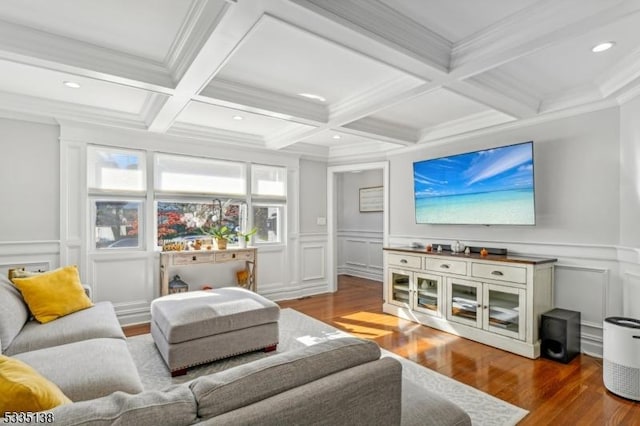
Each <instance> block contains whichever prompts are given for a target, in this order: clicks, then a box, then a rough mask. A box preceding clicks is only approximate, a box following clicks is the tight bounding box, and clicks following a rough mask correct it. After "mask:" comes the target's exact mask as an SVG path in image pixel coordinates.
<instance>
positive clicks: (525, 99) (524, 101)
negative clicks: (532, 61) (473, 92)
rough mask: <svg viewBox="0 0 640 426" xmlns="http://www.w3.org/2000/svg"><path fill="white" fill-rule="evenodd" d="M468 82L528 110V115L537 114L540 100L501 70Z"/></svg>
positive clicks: (495, 70) (488, 72)
mask: <svg viewBox="0 0 640 426" xmlns="http://www.w3.org/2000/svg"><path fill="white" fill-rule="evenodd" d="M468 81H470V82H473V84H475V85H476V86H477V87H484V88H486V89H489V90H492V91H493V92H495V93H499V94H500V95H502V96H503V97H505V98H506V97H508V98H509V99H511V100H513V101H514V102H515V103H517V104H519V105H522V106H524V107H525V108H527V109H528V113H529V114H528V115H532V114H535V113H537V112H538V109H539V108H540V99H538V97H537V96H536V95H535V94H534V93H533V92H532V91H530V90H527V88H528V85H527V84H526V83H525V82H522V81H520V80H518V79H516V78H515V77H513V75H512V74H509V73H507V72H504V71H503V70H501V69H493V70H490V71H487V72H485V73H482V74H478V75H476V76H475V77H471V78H469V79H468ZM503 112H505V111H503ZM510 115H514V114H510Z"/></svg>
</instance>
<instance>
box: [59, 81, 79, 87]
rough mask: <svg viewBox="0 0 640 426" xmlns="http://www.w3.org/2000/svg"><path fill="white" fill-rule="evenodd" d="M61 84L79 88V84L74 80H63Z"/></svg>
mask: <svg viewBox="0 0 640 426" xmlns="http://www.w3.org/2000/svg"><path fill="white" fill-rule="evenodd" d="M62 84H64V85H65V86H67V87H70V88H72V89H79V88H80V85H79V84H78V83H76V82H75V81H68V80H66V81H63V82H62Z"/></svg>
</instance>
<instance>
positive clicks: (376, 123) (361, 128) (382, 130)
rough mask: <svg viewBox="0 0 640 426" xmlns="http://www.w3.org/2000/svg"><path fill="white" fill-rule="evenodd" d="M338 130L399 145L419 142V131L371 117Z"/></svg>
mask: <svg viewBox="0 0 640 426" xmlns="http://www.w3.org/2000/svg"><path fill="white" fill-rule="evenodd" d="M338 130H339V131H340V132H344V133H348V134H352V135H357V136H364V137H369V138H372V139H376V140H379V141H381V142H389V143H393V144H398V145H412V144H414V143H416V142H417V141H418V129H414V128H411V127H406V126H402V125H400V124H396V123H391V122H389V121H384V120H378V119H375V118H371V117H365V118H361V119H360V120H356V121H353V122H351V123H349V124H345V125H344V126H342V127H341V128H340V129H338Z"/></svg>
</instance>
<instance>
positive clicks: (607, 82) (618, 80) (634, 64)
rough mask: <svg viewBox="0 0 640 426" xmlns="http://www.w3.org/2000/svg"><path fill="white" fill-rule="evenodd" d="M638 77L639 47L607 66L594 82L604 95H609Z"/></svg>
mask: <svg viewBox="0 0 640 426" xmlns="http://www.w3.org/2000/svg"><path fill="white" fill-rule="evenodd" d="M639 77H640V48H637V49H635V50H634V51H633V52H631V53H630V54H629V55H627V56H626V57H625V58H624V59H623V60H621V61H620V62H618V63H617V64H616V65H614V66H613V67H611V68H609V70H608V71H607V73H606V74H605V75H603V76H601V77H600V78H599V79H598V80H596V82H597V83H598V85H599V86H600V90H601V91H602V94H603V96H604V97H608V96H611V95H612V94H614V93H615V92H617V91H619V90H621V89H622V88H624V87H625V86H626V85H628V84H629V83H632V82H633V81H635V80H637V79H638V78H639Z"/></svg>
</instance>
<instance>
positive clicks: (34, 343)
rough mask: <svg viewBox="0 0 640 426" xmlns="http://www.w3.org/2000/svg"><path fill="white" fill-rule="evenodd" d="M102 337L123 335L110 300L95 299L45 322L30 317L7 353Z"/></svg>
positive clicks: (12, 353) (121, 337)
mask: <svg viewBox="0 0 640 426" xmlns="http://www.w3.org/2000/svg"><path fill="white" fill-rule="evenodd" d="M101 337H109V338H119V339H124V338H125V336H124V333H123V332H122V328H121V327H120V323H119V322H118V319H117V317H116V313H115V311H114V309H113V305H112V304H111V302H96V303H95V304H94V306H93V307H91V308H89V309H83V310H81V311H78V312H74V313H72V314H69V315H66V316H64V317H62V318H58V319H57V320H55V321H51V322H48V323H46V324H40V323H39V322H37V321H29V322H27V323H26V324H25V326H24V328H23V329H22V331H21V332H20V334H19V335H18V336H16V338H15V339H13V343H12V344H11V346H9V347H8V348H7V350H6V354H7V355H15V354H18V353H22V352H28V351H34V350H37V349H42V348H48V347H51V346H58V345H64V344H66V343H73V342H79V341H81V340H87V339H93V338H101Z"/></svg>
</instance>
